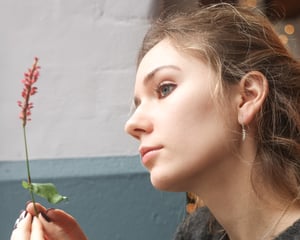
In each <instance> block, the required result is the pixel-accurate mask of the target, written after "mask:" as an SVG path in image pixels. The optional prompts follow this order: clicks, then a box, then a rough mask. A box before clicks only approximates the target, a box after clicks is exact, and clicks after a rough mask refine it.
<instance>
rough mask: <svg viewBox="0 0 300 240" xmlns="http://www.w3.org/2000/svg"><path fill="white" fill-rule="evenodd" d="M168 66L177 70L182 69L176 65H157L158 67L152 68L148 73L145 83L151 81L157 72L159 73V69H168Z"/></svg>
mask: <svg viewBox="0 0 300 240" xmlns="http://www.w3.org/2000/svg"><path fill="white" fill-rule="evenodd" d="M168 68H170V69H174V70H177V71H180V70H181V69H180V68H179V67H177V66H175V65H163V66H160V67H157V68H155V69H154V70H152V71H151V72H150V73H148V74H147V75H146V77H145V78H144V81H143V82H144V85H147V84H148V82H149V81H151V80H152V79H153V78H154V76H155V74H157V73H158V72H159V71H161V70H164V69H168Z"/></svg>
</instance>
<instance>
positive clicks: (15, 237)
mask: <svg viewBox="0 0 300 240" xmlns="http://www.w3.org/2000/svg"><path fill="white" fill-rule="evenodd" d="M22 214H24V218H23V219H22V220H20V221H19V222H18V223H17V225H16V226H15V229H14V231H13V232H12V235H11V238H10V239H11V240H30V232H31V220H32V216H31V214H30V213H27V212H25V211H24V213H22ZM20 217H21V216H20Z"/></svg>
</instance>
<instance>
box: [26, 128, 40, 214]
mask: <svg viewBox="0 0 300 240" xmlns="http://www.w3.org/2000/svg"><path fill="white" fill-rule="evenodd" d="M23 136H24V143H25V154H26V168H27V182H28V184H29V186H30V188H29V191H30V195H31V200H32V203H33V207H34V211H35V215H36V216H38V213H39V212H38V210H37V207H36V205H35V199H34V194H33V192H32V185H31V176H30V167H29V157H28V146H27V137H26V127H25V125H23Z"/></svg>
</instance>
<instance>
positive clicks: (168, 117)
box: [125, 40, 228, 191]
mask: <svg viewBox="0 0 300 240" xmlns="http://www.w3.org/2000/svg"><path fill="white" fill-rule="evenodd" d="M215 85H216V75H215V73H214V71H213V70H212V69H211V68H209V67H208V65H206V64H205V63H204V62H203V61H201V60H199V59H197V58H195V57H192V56H191V55H188V54H186V53H180V52H178V50H177V49H176V48H174V47H173V46H172V44H171V43H170V41H168V40H163V41H161V42H159V43H158V44H157V45H155V46H154V47H153V48H152V49H151V50H150V51H149V52H148V53H147V54H146V55H145V57H144V58H143V59H142V61H141V63H140V65H139V68H138V70H137V75H136V83H135V91H134V96H135V98H134V102H135V105H136V109H135V111H134V113H133V115H132V116H131V118H130V119H129V120H128V122H127V123H126V126H125V130H126V131H127V132H128V133H129V134H130V135H132V136H133V137H135V138H136V139H138V140H139V142H140V147H139V151H140V154H141V159H142V163H143V164H144V166H145V167H146V168H147V169H148V170H149V172H150V175H151V182H152V184H153V185H154V186H155V187H156V188H158V189H161V190H167V191H190V190H192V189H193V188H194V187H195V186H196V185H197V183H198V182H199V180H200V179H201V176H203V174H204V173H206V174H207V173H209V171H211V170H212V169H213V167H214V166H216V165H218V163H219V162H221V161H224V158H226V157H227V154H228V152H227V150H226V142H227V139H228V131H226V127H225V124H224V120H223V117H224V115H221V114H220V109H218V108H217V107H216V105H215V102H214V101H213V94H212V92H213V90H214V88H215Z"/></svg>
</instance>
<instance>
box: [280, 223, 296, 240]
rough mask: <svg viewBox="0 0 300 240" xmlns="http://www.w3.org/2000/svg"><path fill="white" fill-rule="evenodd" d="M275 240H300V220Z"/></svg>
mask: <svg viewBox="0 0 300 240" xmlns="http://www.w3.org/2000/svg"><path fill="white" fill-rule="evenodd" d="M275 240H300V219H299V220H297V221H296V222H295V223H294V224H293V225H292V226H290V227H289V228H287V229H286V230H285V231H284V232H282V233H281V234H280V235H279V236H278V237H276V238H275Z"/></svg>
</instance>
